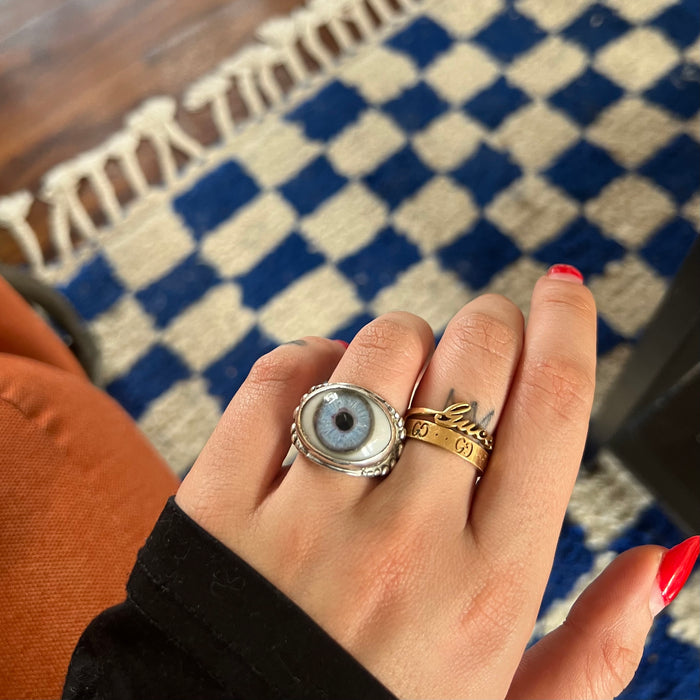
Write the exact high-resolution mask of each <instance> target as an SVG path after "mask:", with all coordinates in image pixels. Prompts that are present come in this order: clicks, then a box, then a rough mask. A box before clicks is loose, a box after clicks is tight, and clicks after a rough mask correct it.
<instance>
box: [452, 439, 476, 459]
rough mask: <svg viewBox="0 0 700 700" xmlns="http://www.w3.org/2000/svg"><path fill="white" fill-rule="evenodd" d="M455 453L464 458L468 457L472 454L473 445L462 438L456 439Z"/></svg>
mask: <svg viewBox="0 0 700 700" xmlns="http://www.w3.org/2000/svg"><path fill="white" fill-rule="evenodd" d="M455 452H458V453H459V454H461V455H464V456H465V457H470V456H471V454H472V452H474V443H473V442H472V441H471V440H467V439H466V438H463V437H460V438H457V440H456V441H455Z"/></svg>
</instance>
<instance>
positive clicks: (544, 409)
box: [470, 277, 596, 606]
mask: <svg viewBox="0 0 700 700" xmlns="http://www.w3.org/2000/svg"><path fill="white" fill-rule="evenodd" d="M595 340H596V311H595V303H594V301H593V297H592V295H591V293H590V291H589V290H588V289H586V288H585V287H584V286H583V285H582V284H580V282H579V283H574V282H567V281H563V280H561V279H556V278H554V279H553V278H550V277H544V278H542V279H540V280H539V281H538V282H537V284H536V285H535V289H534V292H533V295H532V303H531V307H530V317H529V321H528V325H527V329H526V331H525V340H524V345H523V352H522V354H521V357H520V363H519V366H518V369H517V371H516V375H515V378H514V380H513V385H512V387H511V391H510V393H509V395H508V399H507V401H506V405H505V407H504V409H503V415H502V417H501V423H500V426H499V429H498V437H497V439H496V440H495V444H494V450H493V454H492V455H491V459H490V462H489V466H488V469H487V470H486V473H485V474H484V476H483V478H482V479H481V481H480V483H479V488H478V489H477V491H476V493H475V495H474V502H473V505H472V511H471V515H470V524H471V532H472V534H473V536H474V538H475V539H476V540H477V541H478V543H479V544H480V545H481V547H480V549H481V551H489V552H492V553H494V554H493V556H494V558H498V557H500V558H501V559H502V561H504V562H508V563H509V565H511V566H512V565H513V564H514V563H518V562H519V563H521V564H523V565H525V564H526V565H527V569H526V570H527V571H529V572H531V575H532V576H533V577H534V579H533V580H531V581H529V582H528V590H529V591H531V592H532V594H533V595H532V599H531V603H532V605H534V606H536V605H538V596H539V593H540V592H541V591H543V590H544V586H545V584H546V579H547V575H548V572H549V570H550V568H551V562H552V559H553V556H554V550H555V547H556V542H557V538H558V535H559V531H560V529H561V523H562V520H563V518H564V513H565V510H566V505H567V503H568V501H569V497H570V495H571V490H572V488H573V484H574V481H575V479H576V474H577V472H578V467H579V464H580V460H581V456H582V454H583V447H584V443H585V438H586V432H587V428H588V419H589V416H590V410H591V405H592V401H593V387H594V383H595V360H596V355H595Z"/></svg>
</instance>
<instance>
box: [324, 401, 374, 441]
mask: <svg viewBox="0 0 700 700" xmlns="http://www.w3.org/2000/svg"><path fill="white" fill-rule="evenodd" d="M314 427H315V429H316V434H317V436H318V439H319V440H320V441H321V442H322V443H323V444H324V445H325V446H326V447H327V448H329V449H331V450H333V451H335V452H350V451H351V450H357V449H358V448H360V447H362V445H363V444H364V443H365V442H366V441H367V439H368V438H369V437H370V433H371V430H372V411H371V409H370V407H369V405H368V404H367V402H366V401H365V399H364V398H362V397H361V396H359V395H357V394H355V393H352V392H348V391H342V392H341V391H337V392H332V393H329V394H328V396H326V397H325V398H324V400H323V402H322V403H321V405H320V406H319V407H318V409H317V411H316V414H315V416H314Z"/></svg>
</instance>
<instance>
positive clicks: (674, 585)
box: [652, 535, 700, 612]
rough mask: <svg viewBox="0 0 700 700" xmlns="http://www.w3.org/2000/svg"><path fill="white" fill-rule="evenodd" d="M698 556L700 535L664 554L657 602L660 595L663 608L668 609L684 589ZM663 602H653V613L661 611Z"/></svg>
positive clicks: (659, 575)
mask: <svg viewBox="0 0 700 700" xmlns="http://www.w3.org/2000/svg"><path fill="white" fill-rule="evenodd" d="M698 554H700V535H695V537H689V538H688V539H687V540H685V542H681V543H680V544H677V545H676V546H675V547H673V549H669V550H668V551H667V552H666V554H664V556H663V559H662V560H661V564H660V565H659V573H658V574H657V575H656V585H657V587H658V591H657V600H658V595H659V594H660V596H661V601H662V602H663V606H662V607H666V606H667V605H668V604H669V603H670V602H671V601H672V600H673V599H674V598H675V597H676V596H677V595H678V593H679V592H680V590H681V588H683V584H685V582H686V581H687V580H688V576H690V572H691V571H692V570H693V566H695V562H696V561H697V558H698ZM661 601H659V603H658V604H657V605H654V602H653V601H652V612H658V611H659V609H660V608H659V605H660V604H661ZM655 608H657V609H656V610H655Z"/></svg>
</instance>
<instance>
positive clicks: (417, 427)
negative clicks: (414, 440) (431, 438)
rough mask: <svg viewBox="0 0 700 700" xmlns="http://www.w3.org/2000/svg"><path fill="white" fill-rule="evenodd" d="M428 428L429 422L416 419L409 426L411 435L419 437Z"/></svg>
mask: <svg viewBox="0 0 700 700" xmlns="http://www.w3.org/2000/svg"><path fill="white" fill-rule="evenodd" d="M429 430H430V423H426V422H425V421H416V422H415V423H414V425H413V427H412V428H411V436H412V437H419V438H421V437H425V436H426V435H427V434H428V431H429Z"/></svg>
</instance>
